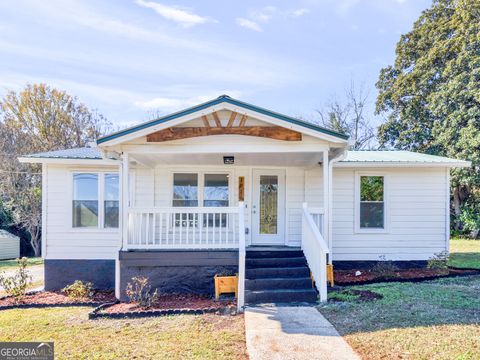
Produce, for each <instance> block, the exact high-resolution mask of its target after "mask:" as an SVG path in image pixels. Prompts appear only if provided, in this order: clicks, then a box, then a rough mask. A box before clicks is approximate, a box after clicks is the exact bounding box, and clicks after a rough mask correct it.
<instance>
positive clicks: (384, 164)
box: [333, 161, 472, 168]
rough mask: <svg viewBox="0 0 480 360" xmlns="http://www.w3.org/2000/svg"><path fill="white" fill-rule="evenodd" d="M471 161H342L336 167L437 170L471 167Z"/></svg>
mask: <svg viewBox="0 0 480 360" xmlns="http://www.w3.org/2000/svg"><path fill="white" fill-rule="evenodd" d="M471 165H472V164H471V162H470V161H452V162H418V161H341V162H337V163H335V164H334V165H333V166H334V167H340V168H363V167H376V168H380V167H383V168H388V167H423V168H426V167H430V168H432V167H435V168H465V167H470V166H471Z"/></svg>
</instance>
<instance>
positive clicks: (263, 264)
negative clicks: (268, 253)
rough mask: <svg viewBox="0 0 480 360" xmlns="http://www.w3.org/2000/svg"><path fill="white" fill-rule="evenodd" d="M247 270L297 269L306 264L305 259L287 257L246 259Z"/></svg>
mask: <svg viewBox="0 0 480 360" xmlns="http://www.w3.org/2000/svg"><path fill="white" fill-rule="evenodd" d="M245 264H246V267H247V269H252V268H268V267H298V266H304V265H306V264H307V261H306V260H305V258H304V257H303V256H302V257H288V258H247V259H246V262H245Z"/></svg>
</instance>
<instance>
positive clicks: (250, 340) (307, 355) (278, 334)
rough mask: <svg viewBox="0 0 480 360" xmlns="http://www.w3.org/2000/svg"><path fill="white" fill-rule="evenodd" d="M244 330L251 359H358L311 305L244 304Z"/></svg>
mask: <svg viewBox="0 0 480 360" xmlns="http://www.w3.org/2000/svg"><path fill="white" fill-rule="evenodd" d="M245 330H246V331H245V332H246V340H247V350H248V353H249V356H250V359H251V360H276V359H278V360H290V359H291V360H302V359H310V360H313V359H319V360H360V357H359V356H358V355H357V354H356V353H355V352H354V351H353V350H352V348H351V347H350V346H349V345H348V344H347V342H346V341H345V340H344V339H343V338H342V337H341V336H340V335H339V334H338V332H337V330H335V328H334V327H333V325H332V324H331V323H330V322H328V320H327V319H325V318H324V317H323V315H322V314H320V313H319V312H318V311H317V309H315V308H314V307H310V306H298V307H297V306H267V307H261V306H257V307H248V308H246V310H245Z"/></svg>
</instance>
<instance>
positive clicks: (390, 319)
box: [319, 276, 480, 360]
mask: <svg viewBox="0 0 480 360" xmlns="http://www.w3.org/2000/svg"><path fill="white" fill-rule="evenodd" d="M348 289H358V290H370V291H373V292H376V293H379V294H381V295H383V298H382V299H379V300H374V301H369V302H360V301H356V300H355V299H347V300H346V301H344V302H338V301H337V302H329V303H328V304H326V305H322V306H320V307H319V310H320V312H321V313H322V314H323V315H325V317H326V318H327V319H328V320H330V321H331V322H332V323H333V325H334V326H335V327H336V328H337V330H338V331H339V332H340V333H341V334H342V335H343V336H344V337H345V339H346V340H347V341H348V342H349V343H350V345H351V346H352V347H353V348H354V349H355V350H356V351H357V352H358V353H359V354H360V355H361V356H362V358H365V359H372V360H377V359H462V360H467V359H468V360H473V359H480V276H470V277H464V278H445V279H439V280H435V281H428V282H421V283H382V284H371V285H364V286H353V287H346V288H345V290H348ZM336 293H338V292H331V293H330V294H329V296H331V297H336V296H337V295H336Z"/></svg>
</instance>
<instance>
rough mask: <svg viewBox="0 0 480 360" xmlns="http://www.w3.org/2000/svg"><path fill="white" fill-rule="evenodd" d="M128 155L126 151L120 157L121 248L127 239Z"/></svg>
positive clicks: (123, 247)
mask: <svg viewBox="0 0 480 360" xmlns="http://www.w3.org/2000/svg"><path fill="white" fill-rule="evenodd" d="M128 162H129V157H128V153H127V152H124V153H123V158H122V249H125V248H127V241H128V210H129V207H130V204H129V199H130V196H129V194H128V192H129V190H130V186H129V164H128Z"/></svg>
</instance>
